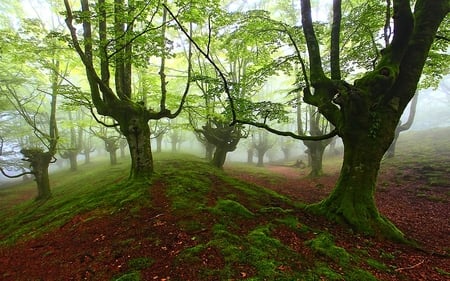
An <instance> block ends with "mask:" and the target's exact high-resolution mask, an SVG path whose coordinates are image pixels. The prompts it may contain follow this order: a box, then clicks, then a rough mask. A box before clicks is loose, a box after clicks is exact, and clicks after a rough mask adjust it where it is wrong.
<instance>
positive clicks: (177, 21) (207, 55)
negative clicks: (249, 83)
mask: <svg viewBox="0 0 450 281" xmlns="http://www.w3.org/2000/svg"><path fill="white" fill-rule="evenodd" d="M163 6H164V8H166V9H167V11H168V12H169V14H170V16H171V17H172V18H173V19H174V20H175V22H176V23H177V25H178V26H179V27H180V29H181V31H182V32H183V33H184V35H185V36H186V37H187V38H188V39H189V41H190V42H191V43H192V44H194V46H195V48H196V49H197V50H198V51H199V52H200V53H201V54H202V55H203V56H204V57H205V58H206V59H207V60H208V61H209V62H210V63H211V65H212V66H213V67H214V69H215V70H216V71H217V73H218V74H219V76H220V78H221V79H222V82H223V87H224V90H225V93H226V94H227V97H228V101H229V103H230V108H231V114H232V120H233V121H232V122H231V124H232V125H233V124H235V123H236V110H235V107H234V100H233V97H232V96H231V92H230V87H229V85H228V81H227V79H226V77H225V75H224V74H223V72H222V70H220V68H219V67H218V66H217V64H216V63H215V62H214V60H213V59H212V58H211V57H210V56H209V54H208V53H206V52H205V51H203V50H202V48H200V46H199V45H198V44H197V42H196V41H195V40H194V38H192V36H191V35H190V34H189V33H188V32H187V31H186V29H185V28H184V27H183V25H182V24H181V23H180V21H179V20H178V18H176V16H175V15H174V14H173V13H172V11H171V10H170V9H169V8H168V7H167V6H166V5H165V4H163Z"/></svg>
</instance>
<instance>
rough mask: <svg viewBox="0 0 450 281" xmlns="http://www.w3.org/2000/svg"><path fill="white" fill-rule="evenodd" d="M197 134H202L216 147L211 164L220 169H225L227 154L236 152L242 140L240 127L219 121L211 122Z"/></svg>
mask: <svg viewBox="0 0 450 281" xmlns="http://www.w3.org/2000/svg"><path fill="white" fill-rule="evenodd" d="M197 133H201V134H202V135H203V137H204V138H205V139H206V140H207V142H209V143H211V144H213V145H214V146H215V148H216V149H215V151H214V155H213V158H212V160H211V164H212V165H214V166H216V167H218V168H222V167H223V164H224V163H225V160H226V157H227V153H228V152H231V151H234V150H235V149H236V146H237V144H238V143H239V140H240V139H241V138H242V135H241V127H240V125H233V126H230V125H229V124H227V123H224V122H222V121H219V120H210V122H207V123H206V125H205V126H203V127H202V129H201V130H200V129H198V130H197Z"/></svg>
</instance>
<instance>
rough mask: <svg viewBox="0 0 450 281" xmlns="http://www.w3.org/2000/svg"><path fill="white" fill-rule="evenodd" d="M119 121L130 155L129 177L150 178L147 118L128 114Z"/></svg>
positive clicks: (151, 159)
mask: <svg viewBox="0 0 450 281" xmlns="http://www.w3.org/2000/svg"><path fill="white" fill-rule="evenodd" d="M128 116H130V117H129V118H124V120H122V121H121V122H119V123H120V130H121V132H122V134H123V135H124V136H125V138H126V139H127V143H128V148H129V150H130V157H131V170H130V178H131V179H139V178H150V177H151V175H152V174H153V156H152V150H151V143H150V128H149V126H148V119H147V118H145V117H144V116H140V115H138V114H136V115H132V114H129V115H128Z"/></svg>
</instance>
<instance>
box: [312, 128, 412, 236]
mask: <svg viewBox="0 0 450 281" xmlns="http://www.w3.org/2000/svg"><path fill="white" fill-rule="evenodd" d="M386 132H387V133H388V132H389V130H386ZM391 140H392V138H389V137H386V135H385V136H384V137H382V136H378V137H377V138H375V139H373V138H371V137H363V138H360V137H358V138H352V137H347V138H344V161H343V164H342V168H341V172H340V177H339V179H338V181H337V183H336V186H335V189H334V190H333V192H332V193H331V194H330V195H329V197H327V198H326V199H324V200H323V201H321V202H319V203H317V204H313V205H311V206H309V207H308V208H310V209H311V210H313V211H316V212H318V213H321V214H325V215H326V216H327V217H329V218H331V219H334V220H336V221H340V222H344V223H347V224H348V225H350V226H351V227H352V228H353V229H355V230H356V231H359V232H362V233H365V234H368V235H372V236H380V237H387V238H390V239H394V240H399V241H403V240H404V237H403V233H402V232H401V231H400V230H398V229H397V228H396V227H395V226H394V225H393V224H392V223H391V222H389V220H387V219H386V218H384V217H383V216H382V215H381V214H380V213H379V212H378V209H377V207H376V205H375V200H374V193H375V186H376V180H377V176H378V171H379V168H380V162H381V159H382V157H383V155H384V152H385V151H386V149H387V147H388V145H389V143H390V141H391Z"/></svg>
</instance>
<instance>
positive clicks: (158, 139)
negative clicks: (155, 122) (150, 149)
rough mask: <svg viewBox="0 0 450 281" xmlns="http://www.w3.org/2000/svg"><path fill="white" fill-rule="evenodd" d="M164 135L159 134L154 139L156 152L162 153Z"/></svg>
mask: <svg viewBox="0 0 450 281" xmlns="http://www.w3.org/2000/svg"><path fill="white" fill-rule="evenodd" d="M163 137H164V134H160V135H159V136H157V137H156V152H161V151H162V141H163Z"/></svg>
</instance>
